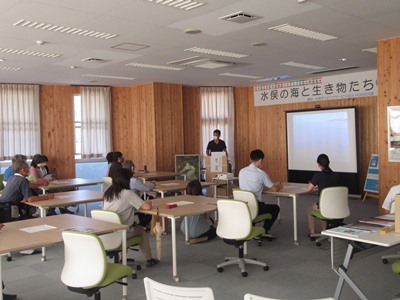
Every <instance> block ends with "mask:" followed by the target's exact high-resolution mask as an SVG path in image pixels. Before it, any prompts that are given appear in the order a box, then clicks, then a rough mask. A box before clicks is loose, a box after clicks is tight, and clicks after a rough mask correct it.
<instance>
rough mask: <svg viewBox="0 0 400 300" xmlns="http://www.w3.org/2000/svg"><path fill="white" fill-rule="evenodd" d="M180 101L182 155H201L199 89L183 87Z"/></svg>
mask: <svg viewBox="0 0 400 300" xmlns="http://www.w3.org/2000/svg"><path fill="white" fill-rule="evenodd" d="M182 101H183V103H182V104H183V136H184V150H183V151H184V154H201V153H200V148H201V146H200V143H201V105H200V103H201V102H200V88H199V87H189V86H184V87H183V88H182Z"/></svg>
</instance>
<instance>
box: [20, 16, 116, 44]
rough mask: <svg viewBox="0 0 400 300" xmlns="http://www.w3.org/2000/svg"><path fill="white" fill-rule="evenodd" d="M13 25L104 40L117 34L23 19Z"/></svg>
mask: <svg viewBox="0 0 400 300" xmlns="http://www.w3.org/2000/svg"><path fill="white" fill-rule="evenodd" d="M13 25H14V26H21V27H27V28H32V29H40V30H47V31H52V32H59V33H67V34H73V35H77V36H83V37H92V38H98V39H105V40H108V39H112V38H114V37H116V36H118V34H111V33H105V32H99V31H94V30H89V29H80V28H75V27H68V26H60V25H53V24H46V23H43V22H34V21H27V20H24V19H21V20H19V21H18V22H16V23H14V24H13Z"/></svg>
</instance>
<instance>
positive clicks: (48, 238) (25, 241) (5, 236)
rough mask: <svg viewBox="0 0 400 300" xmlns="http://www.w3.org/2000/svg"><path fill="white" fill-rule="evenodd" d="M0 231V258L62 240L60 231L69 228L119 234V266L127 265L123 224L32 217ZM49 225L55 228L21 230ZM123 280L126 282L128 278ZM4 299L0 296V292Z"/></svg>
mask: <svg viewBox="0 0 400 300" xmlns="http://www.w3.org/2000/svg"><path fill="white" fill-rule="evenodd" d="M4 225H5V226H4V227H3V229H1V231H0V256H3V255H7V254H8V253H9V252H16V251H21V250H26V249H32V248H37V247H42V246H49V245H52V244H56V243H60V242H62V241H63V239H62V232H63V231H64V230H67V229H72V228H90V229H93V230H91V231H90V232H91V233H94V234H105V233H110V232H114V231H120V232H121V234H122V263H123V264H124V265H126V229H127V226H126V225H123V224H116V223H110V222H105V221H100V220H95V219H91V218H85V217H82V216H77V215H69V214H64V215H56V216H50V217H46V218H35V219H29V220H23V221H16V222H9V223H5V224H4ZM46 225H47V226H52V227H55V228H52V229H49V230H45V231H38V232H32V233H29V232H25V231H22V230H21V229H27V228H31V229H32V228H34V227H36V226H46ZM1 261H2V259H1V257H0V281H2V265H1V264H2V262H1ZM123 281H124V282H125V283H126V282H127V279H126V278H124V279H123ZM127 293H128V289H127V286H125V285H123V287H122V298H123V299H127ZM0 300H3V293H0Z"/></svg>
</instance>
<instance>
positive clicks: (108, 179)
mask: <svg viewBox="0 0 400 300" xmlns="http://www.w3.org/2000/svg"><path fill="white" fill-rule="evenodd" d="M103 181H104V182H103V185H102V191H103V192H105V191H106V190H107V189H108V188H109V187H110V186H111V184H112V178H111V177H109V176H103Z"/></svg>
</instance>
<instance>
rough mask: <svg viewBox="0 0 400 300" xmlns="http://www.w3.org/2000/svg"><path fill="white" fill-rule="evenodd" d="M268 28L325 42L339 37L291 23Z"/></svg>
mask: <svg viewBox="0 0 400 300" xmlns="http://www.w3.org/2000/svg"><path fill="white" fill-rule="evenodd" d="M268 29H269V30H276V31H280V32H284V33H290V34H294V35H298V36H301V37H304V38H309V39H313V40H318V41H323V42H325V41H329V40H333V39H337V38H338V37H337V36H333V35H329V34H325V33H321V32H317V31H312V30H308V29H304V28H301V27H296V26H292V25H289V24H282V25H278V26H274V27H270V28H268Z"/></svg>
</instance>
